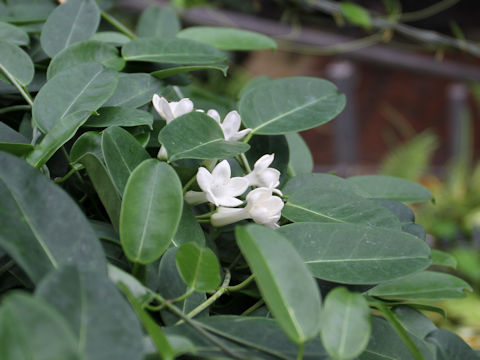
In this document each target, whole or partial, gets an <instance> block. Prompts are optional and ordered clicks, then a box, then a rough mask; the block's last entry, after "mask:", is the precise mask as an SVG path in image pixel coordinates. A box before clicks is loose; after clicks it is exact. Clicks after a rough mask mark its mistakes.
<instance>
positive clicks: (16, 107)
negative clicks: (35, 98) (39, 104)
mask: <svg viewBox="0 0 480 360" xmlns="http://www.w3.org/2000/svg"><path fill="white" fill-rule="evenodd" d="M31 108H32V106H31V105H13V106H7V107H4V108H2V109H0V114H5V113H8V112H12V111H20V110H30V109H31Z"/></svg>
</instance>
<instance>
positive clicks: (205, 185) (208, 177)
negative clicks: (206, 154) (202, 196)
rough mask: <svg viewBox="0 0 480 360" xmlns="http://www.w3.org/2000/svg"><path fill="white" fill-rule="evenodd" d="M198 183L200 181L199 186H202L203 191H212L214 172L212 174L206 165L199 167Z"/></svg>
mask: <svg viewBox="0 0 480 360" xmlns="http://www.w3.org/2000/svg"><path fill="white" fill-rule="evenodd" d="M197 183H198V186H200V189H202V190H203V191H205V192H208V191H210V188H211V187H212V184H213V176H212V174H210V172H209V171H208V170H207V169H205V168H204V167H200V168H198V172H197Z"/></svg>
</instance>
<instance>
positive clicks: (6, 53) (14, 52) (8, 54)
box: [0, 41, 35, 86]
mask: <svg viewBox="0 0 480 360" xmlns="http://www.w3.org/2000/svg"><path fill="white" fill-rule="evenodd" d="M0 70H1V72H0V74H2V73H3V74H5V75H6V76H7V78H13V79H15V80H16V81H18V82H19V83H20V84H21V85H24V86H26V85H28V84H30V82H31V81H32V80H33V75H34V73H35V70H34V68H33V61H32V60H31V59H30V56H28V54H27V53H26V52H25V51H23V50H22V49H20V48H19V47H18V46H16V45H13V44H10V43H7V42H3V41H0Z"/></svg>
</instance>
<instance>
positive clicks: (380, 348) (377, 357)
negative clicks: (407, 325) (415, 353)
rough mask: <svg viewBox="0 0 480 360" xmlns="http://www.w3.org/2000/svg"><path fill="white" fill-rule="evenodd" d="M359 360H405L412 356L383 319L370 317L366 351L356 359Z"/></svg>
mask: <svg viewBox="0 0 480 360" xmlns="http://www.w3.org/2000/svg"><path fill="white" fill-rule="evenodd" d="M358 358H359V359H360V360H383V359H385V360H387V359H388V360H406V359H413V357H412V354H411V353H410V351H409V350H408V348H407V346H406V345H405V344H404V342H403V341H402V339H401V338H400V337H399V336H398V335H397V333H396V332H395V330H394V329H393V328H392V327H391V326H390V324H389V323H388V322H387V321H386V320H385V319H384V318H380V317H378V316H373V317H372V335H371V336H370V341H369V343H368V345H367V348H366V350H365V351H364V352H363V353H362V354H361V355H360V356H359V357H358Z"/></svg>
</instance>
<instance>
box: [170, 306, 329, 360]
mask: <svg viewBox="0 0 480 360" xmlns="http://www.w3.org/2000/svg"><path fill="white" fill-rule="evenodd" d="M197 323H198V324H199V325H200V326H202V327H203V328H205V329H206V330H208V331H209V332H210V334H212V336H214V337H215V338H216V340H218V341H220V342H221V343H223V344H224V345H225V346H226V347H227V348H228V349H229V350H230V351H232V352H233V353H234V354H236V355H237V356H238V357H240V358H242V359H266V360H278V359H283V360H288V359H295V358H296V356H297V353H298V345H297V344H295V343H294V342H292V341H291V340H290V339H289V338H288V337H287V336H286V335H285V333H284V332H283V331H282V328H281V327H280V326H278V323H277V321H275V320H273V319H267V318H260V317H246V316H232V315H216V316H211V317H208V318H201V319H198V320H197ZM165 333H166V334H167V336H168V338H170V336H172V335H182V336H186V337H188V339H189V340H191V341H192V342H193V343H194V344H195V346H196V348H197V352H198V355H199V356H202V357H204V358H209V359H213V358H215V359H216V358H225V353H224V352H222V351H221V349H220V348H219V347H217V346H216V345H215V344H213V343H212V342H210V341H209V340H208V339H206V338H205V337H204V336H202V335H201V334H200V333H198V332H197V331H195V330H194V329H192V328H191V327H190V326H188V325H187V324H181V325H178V326H174V327H166V328H165ZM303 355H304V356H303V359H305V360H314V359H315V360H318V359H320V360H327V359H328V354H326V352H325V350H324V349H323V347H322V343H321V341H320V338H319V337H316V338H314V339H312V340H311V341H309V342H307V344H306V345H305V350H304V353H303Z"/></svg>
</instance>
